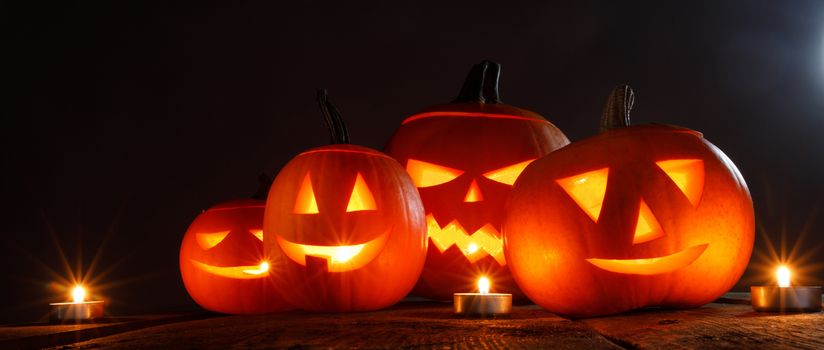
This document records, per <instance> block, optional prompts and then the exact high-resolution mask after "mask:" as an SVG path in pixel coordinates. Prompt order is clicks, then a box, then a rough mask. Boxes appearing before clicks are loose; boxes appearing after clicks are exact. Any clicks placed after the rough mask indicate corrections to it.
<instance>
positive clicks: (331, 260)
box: [278, 232, 389, 272]
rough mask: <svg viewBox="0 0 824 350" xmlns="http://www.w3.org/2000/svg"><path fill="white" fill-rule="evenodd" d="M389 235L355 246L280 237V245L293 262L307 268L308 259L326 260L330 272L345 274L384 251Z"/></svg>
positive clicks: (385, 234)
mask: <svg viewBox="0 0 824 350" xmlns="http://www.w3.org/2000/svg"><path fill="white" fill-rule="evenodd" d="M388 237H389V233H388V232H387V233H384V234H382V235H381V236H380V237H378V238H375V239H373V240H371V241H369V242H366V243H362V244H355V245H339V246H321V245H307V244H298V243H292V242H289V241H287V240H285V239H283V238H281V237H278V245H280V248H281V249H282V250H283V252H284V253H285V254H286V256H288V257H289V259H292V261H294V262H296V263H298V264H301V265H303V266H306V257H307V256H311V257H316V258H323V259H326V263H327V269H328V271H329V272H345V271H350V270H355V269H359V268H361V267H363V266H364V265H366V264H367V263H369V262H370V261H372V260H373V259H374V258H375V257H376V256H377V255H378V254H379V253H380V252H381V250H383V246H384V245H385V244H386V239H387V238H388Z"/></svg>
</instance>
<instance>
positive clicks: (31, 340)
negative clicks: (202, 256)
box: [0, 313, 217, 349]
mask: <svg viewBox="0 0 824 350" xmlns="http://www.w3.org/2000/svg"><path fill="white" fill-rule="evenodd" d="M215 316H217V315H215V314H206V313H198V314H188V315H148V316H140V317H116V318H115V317H110V318H106V319H103V320H101V321H97V322H89V323H80V324H74V325H69V324H56V325H52V324H32V325H18V326H3V327H0V335H2V339H0V349H40V348H44V347H50V346H60V345H66V344H72V343H76V342H80V341H85V340H89V339H94V338H99V337H105V336H110V335H112V334H118V333H125V332H130V331H134V330H138V329H142V328H147V327H154V326H158V325H163V324H168V323H174V322H183V321H189V320H195V319H203V318H207V317H215Z"/></svg>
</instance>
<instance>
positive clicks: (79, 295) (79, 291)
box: [72, 284, 86, 303]
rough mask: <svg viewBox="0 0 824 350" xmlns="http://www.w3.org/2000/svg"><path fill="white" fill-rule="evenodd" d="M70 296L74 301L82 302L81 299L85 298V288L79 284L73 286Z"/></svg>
mask: <svg viewBox="0 0 824 350" xmlns="http://www.w3.org/2000/svg"><path fill="white" fill-rule="evenodd" d="M72 298H73V299H74V302H75V303H82V302H83V299H86V289H85V288H83V286H81V285H79V284H78V285H76V286H74V289H72Z"/></svg>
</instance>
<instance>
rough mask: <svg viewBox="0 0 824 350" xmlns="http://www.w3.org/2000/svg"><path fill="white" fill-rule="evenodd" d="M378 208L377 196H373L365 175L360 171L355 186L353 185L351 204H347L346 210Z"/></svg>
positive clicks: (350, 197)
mask: <svg viewBox="0 0 824 350" xmlns="http://www.w3.org/2000/svg"><path fill="white" fill-rule="evenodd" d="M376 209H377V206H376V205H375V197H372V191H370V190H369V186H366V181H363V176H361V174H360V173H358V177H357V178H356V179H355V186H354V187H352V195H351V196H349V204H347V205H346V212H347V213H348V212H353V211H361V210H376Z"/></svg>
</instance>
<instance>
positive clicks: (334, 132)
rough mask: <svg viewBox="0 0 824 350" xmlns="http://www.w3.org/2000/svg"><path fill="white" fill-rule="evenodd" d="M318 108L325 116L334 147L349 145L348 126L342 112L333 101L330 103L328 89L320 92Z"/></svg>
mask: <svg viewBox="0 0 824 350" xmlns="http://www.w3.org/2000/svg"><path fill="white" fill-rule="evenodd" d="M318 106H320V112H321V114H323V120H325V121H326V127H327V128H328V129H329V136H330V143H331V144H333V145H334V144H341V143H349V131H348V130H346V124H344V122H343V117H341V115H340V112H338V109H337V108H335V105H333V104H332V101H329V92H328V91H326V89H321V90H318Z"/></svg>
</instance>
